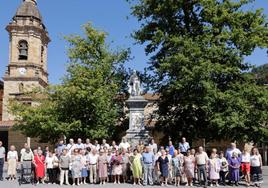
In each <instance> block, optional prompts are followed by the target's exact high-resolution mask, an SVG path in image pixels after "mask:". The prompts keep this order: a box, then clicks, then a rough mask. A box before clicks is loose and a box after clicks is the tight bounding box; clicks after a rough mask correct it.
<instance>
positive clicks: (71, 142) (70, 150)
mask: <svg viewBox="0 0 268 188" xmlns="http://www.w3.org/2000/svg"><path fill="white" fill-rule="evenodd" d="M66 149H67V151H68V155H69V156H71V155H72V153H73V150H74V149H75V143H74V139H72V138H71V139H70V140H69V144H67V146H66Z"/></svg>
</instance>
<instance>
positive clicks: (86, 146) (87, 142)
mask: <svg viewBox="0 0 268 188" xmlns="http://www.w3.org/2000/svg"><path fill="white" fill-rule="evenodd" d="M87 148H90V149H91V148H92V144H91V142H90V139H89V138H87V139H86V143H85V149H87Z"/></svg>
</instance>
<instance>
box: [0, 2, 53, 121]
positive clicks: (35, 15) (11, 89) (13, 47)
mask: <svg viewBox="0 0 268 188" xmlns="http://www.w3.org/2000/svg"><path fill="white" fill-rule="evenodd" d="M6 30H7V31H8V33H9V63H8V66H7V70H6V73H5V75H4V97H3V121H8V120H13V119H14V117H13V116H12V115H11V114H10V113H9V112H8V104H9V100H10V99H14V98H15V99H18V100H20V101H22V102H24V103H27V104H32V101H31V99H30V98H29V97H28V98H27V97H23V94H24V93H25V92H30V91H31V90H33V89H34V88H41V89H42V88H45V87H47V85H48V72H47V49H48V43H49V42H50V39H49V36H48V32H47V30H46V27H45V25H44V24H43V19H42V16H41V14H40V12H39V10H38V8H37V2H36V0H23V2H22V4H21V5H20V7H19V8H18V9H17V12H16V14H15V16H14V17H13V19H12V21H11V22H10V23H9V24H8V26H7V27H6Z"/></svg>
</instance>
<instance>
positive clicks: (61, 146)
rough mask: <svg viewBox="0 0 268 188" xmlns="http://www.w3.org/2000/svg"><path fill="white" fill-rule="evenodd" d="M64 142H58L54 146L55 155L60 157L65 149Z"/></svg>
mask: <svg viewBox="0 0 268 188" xmlns="http://www.w3.org/2000/svg"><path fill="white" fill-rule="evenodd" d="M65 147H66V146H65V145H64V141H63V140H60V141H59V143H58V144H57V145H56V155H57V157H60V156H61V154H62V151H63V149H65Z"/></svg>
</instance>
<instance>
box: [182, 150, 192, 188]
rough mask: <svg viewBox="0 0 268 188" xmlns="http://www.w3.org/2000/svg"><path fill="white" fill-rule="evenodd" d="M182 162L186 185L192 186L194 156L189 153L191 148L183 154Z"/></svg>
mask: <svg viewBox="0 0 268 188" xmlns="http://www.w3.org/2000/svg"><path fill="white" fill-rule="evenodd" d="M183 161H184V163H183V166H184V173H185V175H186V178H187V184H186V185H188V186H191V187H192V186H193V178H194V170H195V157H194V156H193V155H191V150H190V149H188V150H187V154H186V156H184V159H183Z"/></svg>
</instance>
